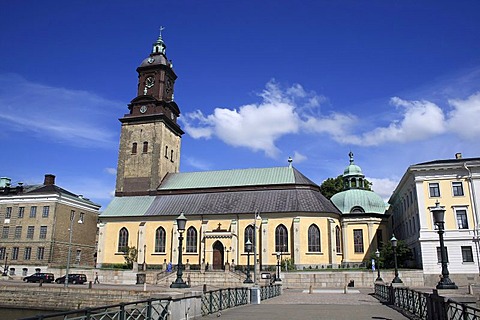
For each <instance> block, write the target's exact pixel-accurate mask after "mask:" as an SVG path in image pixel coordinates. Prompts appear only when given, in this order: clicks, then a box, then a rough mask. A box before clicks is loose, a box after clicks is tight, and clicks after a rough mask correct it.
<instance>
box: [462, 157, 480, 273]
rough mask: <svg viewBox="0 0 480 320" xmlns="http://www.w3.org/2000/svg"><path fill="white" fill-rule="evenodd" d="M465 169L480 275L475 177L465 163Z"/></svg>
mask: <svg viewBox="0 0 480 320" xmlns="http://www.w3.org/2000/svg"><path fill="white" fill-rule="evenodd" d="M463 167H464V168H465V170H467V171H468V186H469V188H470V201H471V202H472V211H473V220H474V230H473V232H474V238H473V242H474V243H475V250H476V252H477V263H478V272H479V273H480V259H479V256H480V254H479V248H478V245H479V243H478V242H479V240H480V239H479V235H478V231H479V230H478V228H479V227H478V220H479V218H478V212H477V206H476V203H475V199H476V196H475V186H474V184H473V176H472V171H471V170H470V168H469V167H468V166H467V163H466V162H464V163H463Z"/></svg>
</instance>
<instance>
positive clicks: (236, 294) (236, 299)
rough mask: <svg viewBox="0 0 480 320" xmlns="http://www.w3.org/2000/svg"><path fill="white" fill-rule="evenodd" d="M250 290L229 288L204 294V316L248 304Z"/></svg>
mask: <svg viewBox="0 0 480 320" xmlns="http://www.w3.org/2000/svg"><path fill="white" fill-rule="evenodd" d="M248 291H249V288H228V289H218V290H212V291H207V292H204V294H203V296H202V316H206V315H208V314H212V313H215V312H218V311H221V310H225V309H228V308H232V307H236V306H241V305H244V304H248V302H249V301H248Z"/></svg>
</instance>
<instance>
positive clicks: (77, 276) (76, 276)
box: [55, 273, 87, 284]
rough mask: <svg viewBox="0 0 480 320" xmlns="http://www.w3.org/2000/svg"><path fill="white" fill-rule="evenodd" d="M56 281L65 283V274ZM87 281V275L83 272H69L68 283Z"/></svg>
mask: <svg viewBox="0 0 480 320" xmlns="http://www.w3.org/2000/svg"><path fill="white" fill-rule="evenodd" d="M55 282H56V283H65V276H61V277H59V278H57V279H55ZM85 282H87V276H86V275H84V274H82V273H70V274H68V283H73V284H84V283H85Z"/></svg>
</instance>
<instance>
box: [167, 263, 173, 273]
mask: <svg viewBox="0 0 480 320" xmlns="http://www.w3.org/2000/svg"><path fill="white" fill-rule="evenodd" d="M167 272H172V262H169V263H168V264H167Z"/></svg>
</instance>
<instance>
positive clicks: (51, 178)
mask: <svg viewBox="0 0 480 320" xmlns="http://www.w3.org/2000/svg"><path fill="white" fill-rule="evenodd" d="M43 184H44V185H45V186H51V185H54V184H55V175H53V174H50V173H47V174H46V175H45V181H44V182H43Z"/></svg>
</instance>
